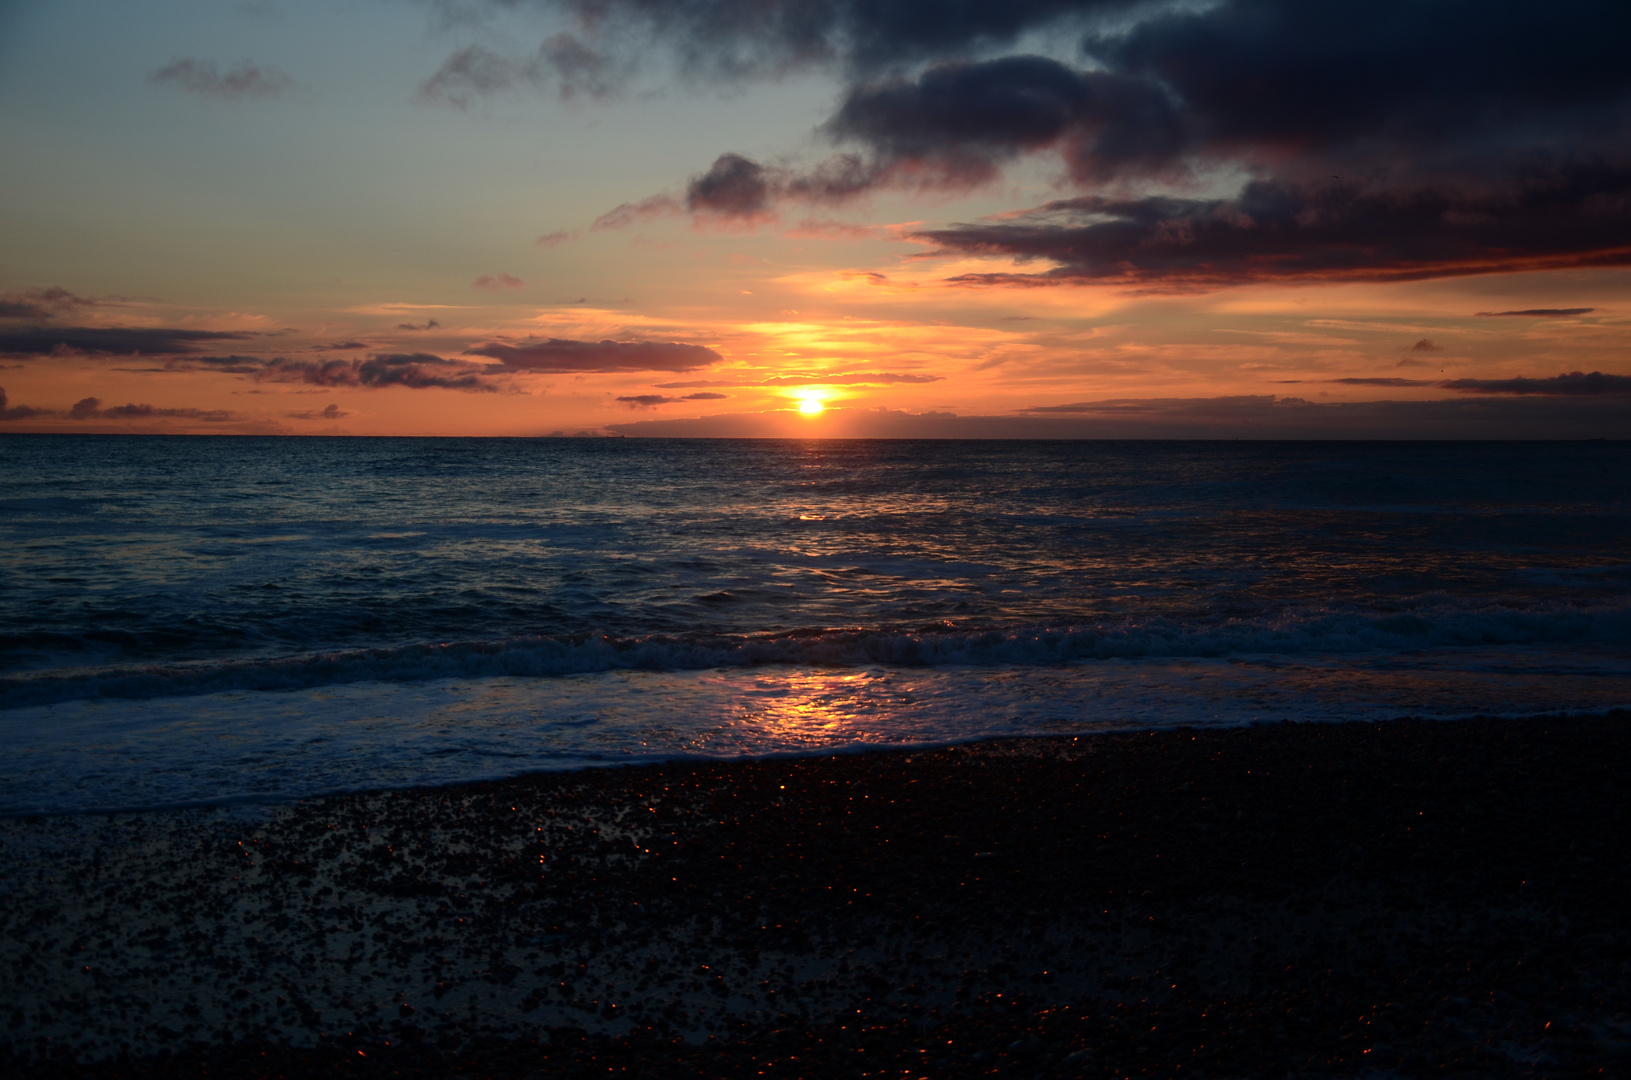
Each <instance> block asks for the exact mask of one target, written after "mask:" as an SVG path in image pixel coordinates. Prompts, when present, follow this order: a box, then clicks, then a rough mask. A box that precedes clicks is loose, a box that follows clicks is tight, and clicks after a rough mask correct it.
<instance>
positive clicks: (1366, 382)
mask: <svg viewBox="0 0 1631 1080" xmlns="http://www.w3.org/2000/svg"><path fill="white" fill-rule="evenodd" d="M1287 381H1288V382H1301V381H1302V380H1301V379H1290V380H1287ZM1325 381H1326V382H1328V383H1340V384H1341V385H1343V386H1437V385H1439V384H1438V383H1436V382H1434V381H1433V380H1432V379H1400V378H1370V379H1357V378H1356V379H1326V380H1325Z"/></svg>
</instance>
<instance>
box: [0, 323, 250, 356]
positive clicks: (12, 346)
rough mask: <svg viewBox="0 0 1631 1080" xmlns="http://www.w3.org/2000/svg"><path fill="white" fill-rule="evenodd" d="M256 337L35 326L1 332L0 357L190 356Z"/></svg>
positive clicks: (229, 332) (219, 332)
mask: <svg viewBox="0 0 1631 1080" xmlns="http://www.w3.org/2000/svg"><path fill="white" fill-rule="evenodd" d="M255 336H256V335H254V334H250V333H245V332H242V331H236V330H178V329H171V328H157V327H100V326H97V327H91V326H34V327H28V328H26V329H19V330H5V331H0V355H8V356H47V355H50V354H51V353H57V352H69V353H85V354H90V355H101V356H132V355H140V356H159V355H166V354H169V355H174V354H176V353H190V352H192V351H193V350H194V348H195V347H196V346H198V345H199V344H201V343H203V342H207V341H243V340H245V339H247V338H252V337H255Z"/></svg>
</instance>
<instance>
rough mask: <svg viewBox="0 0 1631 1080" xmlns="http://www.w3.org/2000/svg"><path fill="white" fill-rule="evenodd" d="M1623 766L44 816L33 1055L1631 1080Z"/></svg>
mask: <svg viewBox="0 0 1631 1080" xmlns="http://www.w3.org/2000/svg"><path fill="white" fill-rule="evenodd" d="M1627 764H1631V714H1628V713H1625V712H1619V713H1611V714H1607V715H1593V716H1577V717H1543V718H1534V719H1529V720H1493V719H1482V720H1478V719H1475V720H1468V721H1416V720H1396V721H1391V722H1388V723H1382V724H1334V725H1333V724H1270V725H1260V726H1255V727H1245V728H1228V729H1177V730H1166V731H1159V732H1145V733H1129V734H1095V735H1090V736H1079V737H1072V736H1058V737H1044V738H1016V739H1002V740H994V741H989V742H976V743H968V744H962V745H960V746H954V747H942V748H937V749H929V750H887V751H871V752H861V753H846V754H826V755H821V756H815V757H773V758H761V759H753V760H747V761H740V760H739V761H733V762H712V763H708V762H698V761H694V760H693V761H686V762H677V763H665V764H638V765H628V766H619V767H617V768H615V769H595V770H587V771H579V772H568V773H545V774H533V775H531V776H527V777H522V778H517V779H512V780H500V781H484V782H480V783H473V784H459V785H451V786H448V787H441V788H424V789H411V790H404V791H395V792H390V791H387V792H375V793H369V794H353V795H339V796H331V797H325V798H320V799H309V800H304V801H302V802H299V803H295V804H291V805H284V806H275V807H270V808H267V809H266V810H265V811H264V812H260V813H256V814H243V813H234V812H233V811H229V810H175V811H167V812H162V813H157V814H136V815H116V816H110V817H103V816H100V815H89V814H87V815H76V816H74V817H71V818H65V817H53V818H37V819H27V818H14V819H7V820H5V821H0V839H3V841H4V846H3V847H0V899H3V900H4V904H3V914H0V926H3V927H4V933H3V934H0V953H3V957H0V958H3V960H4V966H5V969H6V970H8V971H10V972H11V973H12V977H11V978H10V979H9V980H7V985H6V989H5V990H4V991H3V993H0V1018H3V1019H0V1044H3V1050H0V1055H3V1056H0V1061H6V1062H8V1071H10V1072H11V1073H12V1074H13V1075H20V1076H29V1075H63V1074H65V1073H68V1074H71V1073H72V1072H78V1073H81V1074H83V1075H88V1076H90V1075H95V1076H101V1075H109V1076H111V1075H120V1076H125V1075H153V1076H161V1075H197V1074H198V1073H199V1071H200V1070H201V1069H204V1068H208V1071H209V1073H210V1075H215V1076H220V1075H267V1076H271V1075H281V1074H284V1073H289V1074H294V1075H299V1074H301V1073H302V1071H312V1072H317V1073H321V1072H326V1071H332V1070H334V1069H338V1068H340V1067H341V1063H343V1068H344V1070H345V1072H346V1073H347V1074H356V1075H374V1074H375V1073H373V1072H371V1071H369V1070H375V1069H378V1070H383V1072H381V1073H380V1074H382V1075H383V1074H384V1073H385V1072H391V1071H396V1072H400V1073H401V1074H403V1075H427V1076H428V1075H447V1074H449V1073H450V1072H452V1071H455V1070H463V1071H469V1070H470V1069H474V1070H476V1071H477V1072H478V1073H480V1074H482V1075H495V1076H509V1075H514V1076H517V1077H522V1076H528V1075H532V1074H538V1075H575V1074H577V1073H578V1072H579V1071H582V1070H585V1069H589V1068H591V1067H592V1068H593V1069H594V1070H596V1071H598V1073H599V1074H602V1075H604V1074H605V1073H606V1071H607V1069H608V1067H610V1068H612V1069H614V1070H615V1069H618V1068H621V1067H628V1068H629V1069H630V1070H631V1071H632V1072H635V1073H639V1074H643V1075H697V1074H699V1073H702V1074H712V1075H739V1074H740V1075H748V1076H753V1075H757V1074H758V1073H759V1072H761V1071H762V1072H764V1074H765V1075H789V1076H792V1075H827V1074H829V1073H831V1074H835V1075H849V1074H855V1073H856V1072H857V1071H858V1072H859V1073H876V1072H878V1071H879V1070H884V1069H892V1070H894V1072H895V1075H897V1076H898V1075H901V1073H900V1071H899V1070H900V1069H901V1068H906V1067H912V1068H917V1067H919V1066H921V1067H923V1068H924V1069H925V1070H926V1071H927V1073H928V1074H929V1075H935V1076H942V1075H944V1076H963V1075H968V1076H975V1075H986V1074H993V1073H994V1074H997V1075H1008V1074H1011V1073H1013V1072H1015V1071H1020V1072H1022V1073H1024V1074H1026V1075H1030V1074H1040V1075H1072V1076H1075V1075H1082V1076H1112V1075H1115V1076H1125V1075H1137V1074H1140V1073H1144V1074H1149V1075H1186V1076H1187V1075H1195V1076H1201V1075H1208V1076H1214V1077H1218V1076H1237V1075H1238V1076H1246V1075H1252V1076H1256V1075H1277V1076H1278V1075H1284V1074H1286V1073H1288V1072H1289V1073H1296V1074H1298V1075H1304V1074H1307V1075H1357V1074H1358V1073H1359V1071H1360V1070H1362V1069H1373V1070H1379V1071H1381V1072H1382V1075H1390V1074H1391V1075H1401V1076H1416V1075H1422V1076H1427V1075H1441V1074H1448V1073H1453V1072H1455V1071H1458V1070H1459V1071H1462V1072H1468V1073H1477V1074H1478V1075H1485V1076H1508V1075H1510V1076H1572V1075H1582V1076H1584V1075H1597V1073H1596V1072H1594V1071H1593V1070H1595V1069H1598V1068H1603V1067H1610V1066H1612V1067H1623V1062H1624V1061H1626V1060H1631V1026H1628V1025H1631V1016H1628V1015H1627V1012H1628V1010H1631V965H1628V964H1627V960H1628V959H1631V929H1628V927H1627V920H1626V919H1625V915H1626V913H1627V910H1628V908H1631V903H1628V901H1627V899H1626V898H1627V897H1628V896H1631V888H1628V886H1631V842H1628V841H1627V839H1626V837H1628V836H1631V829H1627V828H1626V825H1627V823H1626V820H1625V819H1626V812H1627V809H1628V808H1631V805H1628V804H1631V796H1628V794H1627V793H1626V792H1625V790H1624V786H1623V784H1621V783H1620V782H1619V781H1620V779H1621V777H1622V775H1623V774H1624V772H1625V766H1626V765H1627ZM325 890H326V891H325ZM846 890H847V891H846ZM1146 1021H1148V1022H1146ZM42 1039H43V1040H45V1041H43V1042H42V1041H40V1040H42ZM359 1052H360V1053H359ZM121 1054H127V1055H129V1056H128V1057H127V1058H126V1059H125V1061H124V1063H123V1064H120V1055H121ZM790 1057H791V1058H797V1059H799V1060H798V1062H797V1063H789V1061H788V1060H787V1059H788V1058H790ZM325 1062H326V1063H328V1064H324V1063H325ZM1447 1063H1454V1064H1453V1067H1451V1065H1450V1064H1447ZM1616 1063H1618V1064H1616ZM387 1065H388V1066H389V1068H387ZM358 1070H363V1071H362V1072H359V1071H358ZM1026 1070H1028V1072H1026ZM1389 1070H1391V1073H1390V1072H1389Z"/></svg>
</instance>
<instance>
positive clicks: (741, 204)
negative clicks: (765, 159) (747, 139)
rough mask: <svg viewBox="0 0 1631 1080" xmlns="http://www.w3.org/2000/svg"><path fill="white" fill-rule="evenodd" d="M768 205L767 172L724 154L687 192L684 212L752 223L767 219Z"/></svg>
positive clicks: (745, 160)
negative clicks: (765, 217)
mask: <svg viewBox="0 0 1631 1080" xmlns="http://www.w3.org/2000/svg"><path fill="white" fill-rule="evenodd" d="M769 205H770V180H769V177H768V175H767V171H766V170H765V168H764V167H763V166H762V165H760V164H759V163H758V162H755V161H750V160H748V159H747V158H745V157H743V156H742V155H740V154H721V155H720V156H719V158H718V159H717V160H716V161H715V162H714V163H713V165H712V166H710V167H709V169H708V171H707V172H705V173H703V174H702V175H701V176H697V177H693V178H692V180H691V182H690V184H688V185H687V186H686V189H685V208H686V209H687V210H689V211H691V212H692V213H693V214H711V215H715V216H718V217H724V218H744V219H751V218H756V217H759V216H761V215H764V214H765V213H766V211H767V210H768V209H769Z"/></svg>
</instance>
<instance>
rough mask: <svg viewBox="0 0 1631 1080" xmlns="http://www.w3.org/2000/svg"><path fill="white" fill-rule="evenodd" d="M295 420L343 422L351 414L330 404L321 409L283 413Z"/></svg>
mask: <svg viewBox="0 0 1631 1080" xmlns="http://www.w3.org/2000/svg"><path fill="white" fill-rule="evenodd" d="M284 415H286V416H289V417H292V418H293V419H295V420H343V419H345V418H346V417H348V416H350V415H351V414H350V413H348V412H346V411H345V410H344V409H342V408H340V407H339V406H338V405H335V404H333V403H332V402H331V403H329V404H328V405H326V406H324V407H323V408H321V409H307V410H305V411H304V412H292V413H285V414H284Z"/></svg>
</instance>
